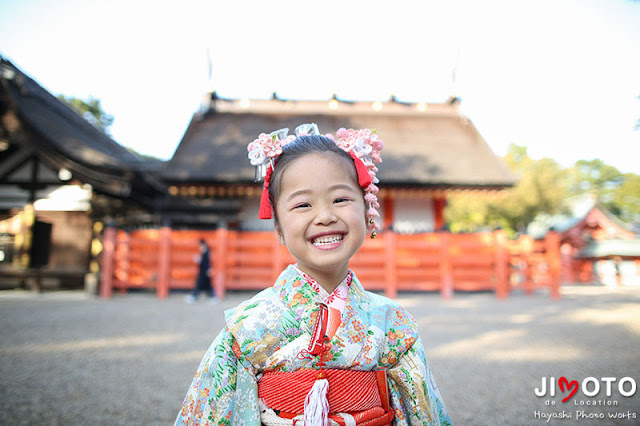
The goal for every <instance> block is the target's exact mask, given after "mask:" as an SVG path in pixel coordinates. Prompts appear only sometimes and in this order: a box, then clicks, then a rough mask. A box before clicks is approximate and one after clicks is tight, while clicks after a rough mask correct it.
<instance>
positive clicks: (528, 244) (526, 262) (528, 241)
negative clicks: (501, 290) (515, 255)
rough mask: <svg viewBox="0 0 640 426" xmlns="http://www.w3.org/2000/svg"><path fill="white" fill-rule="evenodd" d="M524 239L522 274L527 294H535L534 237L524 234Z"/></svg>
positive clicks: (522, 237)
mask: <svg viewBox="0 0 640 426" xmlns="http://www.w3.org/2000/svg"><path fill="white" fill-rule="evenodd" d="M520 239H521V240H522V243H521V244H522V260H523V262H522V264H523V266H522V267H523V268H524V269H523V270H522V275H523V279H524V292H525V294H528V295H532V294H533V277H532V276H531V253H532V252H533V237H532V236H531V235H523V236H521V237H520Z"/></svg>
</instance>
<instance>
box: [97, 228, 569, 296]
mask: <svg viewBox="0 0 640 426" xmlns="http://www.w3.org/2000/svg"><path fill="white" fill-rule="evenodd" d="M200 239H204V240H206V241H207V243H208V244H209V246H210V247H211V264H212V267H213V274H212V281H213V284H214V287H215V289H216V292H217V294H218V295H219V296H220V297H224V292H225V291H226V290H258V289H263V288H266V287H268V286H271V285H272V284H273V282H274V281H275V279H276V278H277V276H278V275H279V274H280V272H281V271H282V270H283V269H284V268H285V267H286V265H288V264H290V263H294V262H295V259H294V258H293V257H292V256H291V255H290V254H289V253H288V251H287V249H286V247H284V246H282V245H281V244H280V243H279V242H278V241H277V240H276V238H275V236H274V234H273V233H272V232H240V231H230V230H226V229H220V230H216V231H192V230H188V231H185V230H172V229H170V228H161V229H152V230H136V231H131V232H125V231H122V230H116V229H114V228H108V229H107V230H105V234H104V251H103V257H102V277H101V295H102V296H103V297H109V296H110V295H111V293H112V291H113V290H116V291H126V290H128V289H135V288H143V289H153V290H155V291H156V293H157V295H158V297H166V296H167V295H168V294H169V292H170V291H171V290H174V289H190V288H192V287H193V286H194V283H195V279H196V275H197V272H198V265H197V263H196V262H195V260H194V258H195V257H196V256H197V254H198V253H199V244H198V242H199V240H200ZM350 266H351V268H352V269H353V270H354V271H355V272H356V274H357V275H358V277H359V278H360V280H361V281H362V283H363V284H364V286H365V288H367V289H369V290H375V291H384V293H385V294H386V295H387V296H389V297H395V296H396V295H397V292H398V291H439V292H440V293H441V294H442V296H443V297H447V298H448V297H451V296H452V295H453V294H454V292H455V291H493V292H495V294H496V296H498V297H501V298H504V297H507V296H508V294H509V292H510V291H512V290H513V289H514V288H522V289H524V290H525V291H527V292H532V291H534V290H535V289H537V288H541V287H547V288H549V289H550V294H551V296H552V297H554V298H555V297H559V284H560V274H561V270H562V268H561V256H560V247H559V238H558V234H557V233H554V232H551V233H549V234H548V236H547V238H546V239H545V240H542V241H534V240H532V239H531V238H529V237H526V236H525V237H520V238H519V239H518V240H509V239H507V238H506V235H505V233H504V232H503V231H495V232H487V233H475V234H451V233H448V232H439V233H427V234H415V235H406V234H396V233H394V232H391V231H386V232H384V233H381V234H380V235H379V236H378V238H376V239H375V240H369V239H367V240H366V241H365V243H364V245H363V246H362V248H361V249H360V251H359V252H358V253H357V254H356V255H355V256H354V257H353V259H352V260H351V263H350Z"/></svg>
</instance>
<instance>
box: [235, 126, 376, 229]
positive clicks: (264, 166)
mask: <svg viewBox="0 0 640 426" xmlns="http://www.w3.org/2000/svg"><path fill="white" fill-rule="evenodd" d="M288 133H289V129H288V128H285V129H280V130H276V131H275V132H271V133H270V134H266V133H262V134H260V136H258V138H257V139H255V140H254V141H253V142H251V143H250V144H249V145H248V146H247V150H248V151H249V160H250V161H251V164H252V165H253V166H256V181H258V180H260V178H262V177H264V187H263V189H262V196H261V197H260V211H259V213H258V217H259V218H260V219H271V218H272V206H271V203H270V201H269V184H270V182H271V173H273V168H274V167H275V165H276V162H277V161H278V157H279V156H280V155H281V154H282V147H283V146H285V145H287V144H289V143H291V142H293V141H294V140H295V139H296V138H297V137H298V136H304V135H319V134H320V131H319V130H318V126H317V125H316V124H315V123H311V124H301V125H300V126H298V127H296V130H295V136H294V135H288ZM324 136H325V137H327V138H328V139H331V140H332V141H334V142H335V143H336V145H338V146H339V147H340V148H341V149H342V150H344V151H345V152H347V153H348V154H349V155H350V156H351V158H352V159H353V162H354V164H355V166H356V173H357V174H358V184H359V185H360V186H361V187H362V189H363V190H364V193H365V195H364V200H365V203H366V204H367V205H368V208H367V230H369V231H371V238H375V237H376V231H378V230H380V225H379V224H378V223H377V222H376V220H375V218H377V217H380V214H379V213H378V210H377V209H378V208H379V207H380V204H379V203H378V197H377V196H376V194H377V193H378V187H377V186H376V184H377V183H378V182H379V181H378V178H376V172H377V171H378V168H377V167H376V166H375V164H374V163H381V162H382V157H381V156H380V151H381V150H382V148H383V147H384V143H383V142H382V140H380V138H378V136H377V135H376V134H375V130H370V129H361V130H353V129H344V128H342V129H340V130H338V131H337V132H336V135H335V137H334V136H333V135H332V134H325V135H324Z"/></svg>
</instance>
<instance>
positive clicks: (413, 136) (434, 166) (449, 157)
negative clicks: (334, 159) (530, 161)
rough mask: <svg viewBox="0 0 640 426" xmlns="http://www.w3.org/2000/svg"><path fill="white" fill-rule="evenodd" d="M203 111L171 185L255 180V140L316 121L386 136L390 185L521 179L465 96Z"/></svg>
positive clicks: (497, 184)
mask: <svg viewBox="0 0 640 426" xmlns="http://www.w3.org/2000/svg"><path fill="white" fill-rule="evenodd" d="M213 96H214V97H213V101H212V106H211V108H210V109H209V110H208V111H206V112H205V113H203V114H196V115H195V116H194V117H193V119H192V121H191V123H190V125H189V127H188V129H187V131H186V133H185V135H184V137H183V139H182V141H181V143H180V145H179V146H178V148H177V149H176V152H175V154H174V156H173V158H172V159H171V160H170V161H168V162H167V163H165V166H164V170H163V173H162V176H163V178H164V180H165V181H166V182H167V183H169V184H180V183H189V182H192V183H231V182H235V183H240V182H247V183H248V182H253V180H254V170H253V167H252V166H251V165H250V164H249V161H248V159H247V148H246V147H247V144H248V143H249V142H251V141H252V140H253V139H255V138H256V137H257V136H258V135H259V134H260V133H263V132H264V133H269V132H271V131H273V130H277V129H281V128H284V127H288V128H289V129H290V134H291V133H293V130H294V129H295V128H296V127H297V126H298V125H299V124H302V123H311V122H313V123H316V124H318V127H319V128H320V132H321V133H333V134H335V132H336V130H338V129H339V128H340V127H345V128H354V129H360V128H375V129H376V131H377V134H378V135H379V137H380V138H381V139H382V140H383V141H384V142H385V148H384V150H383V152H382V156H383V160H384V162H383V163H382V164H380V165H379V168H380V172H379V173H378V176H379V178H380V180H381V183H382V185H399V186H419V187H441V188H447V187H458V188H470V189H473V188H486V189H501V188H504V187H509V186H512V185H514V184H515V182H516V178H515V177H514V175H513V174H512V173H511V171H510V170H509V169H508V168H507V166H506V165H505V164H504V163H503V162H502V160H501V159H500V158H498V157H497V156H496V155H495V154H494V153H493V152H492V151H491V149H490V148H489V146H488V145H487V143H486V142H485V141H484V139H483V138H482V136H481V135H480V134H479V133H478V131H477V129H476V128H475V126H474V125H473V123H471V121H470V120H469V119H467V118H466V117H463V116H461V115H460V114H459V113H458V110H457V102H452V103H446V104H428V105H427V104H403V103H399V102H395V101H394V100H392V101H390V102H384V103H382V102H377V103H371V102H341V101H338V100H336V99H333V100H331V101H283V100H279V99H272V100H252V101H240V100H225V99H219V98H217V97H215V92H214V94H213Z"/></svg>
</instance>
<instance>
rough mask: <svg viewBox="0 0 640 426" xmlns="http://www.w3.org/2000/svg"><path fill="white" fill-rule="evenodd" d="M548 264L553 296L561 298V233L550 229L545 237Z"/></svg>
mask: <svg viewBox="0 0 640 426" xmlns="http://www.w3.org/2000/svg"><path fill="white" fill-rule="evenodd" d="M545 245H546V255H547V265H548V266H549V278H550V280H551V283H550V287H551V297H552V298H553V299H559V298H560V256H561V254H560V234H558V233H557V232H556V231H549V232H548V233H547V236H546V238H545Z"/></svg>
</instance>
